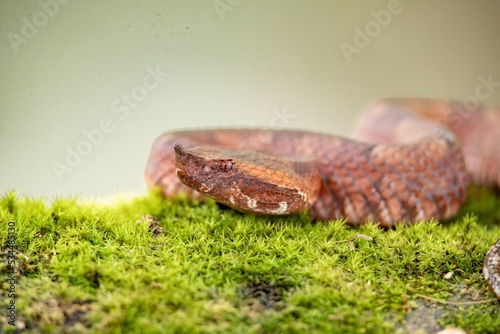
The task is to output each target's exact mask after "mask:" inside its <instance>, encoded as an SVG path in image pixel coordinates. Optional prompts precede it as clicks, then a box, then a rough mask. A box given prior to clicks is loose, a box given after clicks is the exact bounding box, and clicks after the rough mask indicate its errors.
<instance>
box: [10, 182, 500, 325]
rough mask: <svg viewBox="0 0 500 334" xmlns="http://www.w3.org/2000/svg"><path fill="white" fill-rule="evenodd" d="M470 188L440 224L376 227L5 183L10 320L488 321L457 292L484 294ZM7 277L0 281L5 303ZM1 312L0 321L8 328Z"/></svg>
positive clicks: (476, 208)
mask: <svg viewBox="0 0 500 334" xmlns="http://www.w3.org/2000/svg"><path fill="white" fill-rule="evenodd" d="M470 197H471V200H470V201H469V203H467V205H466V206H465V207H464V208H463V210H462V211H461V213H460V214H459V215H458V216H457V218H456V219H454V220H452V221H450V222H446V223H442V224H438V223H436V222H429V223H424V224H416V225H413V226H398V227H397V228H395V229H392V230H384V229H381V228H378V227H377V226H376V225H373V224H369V225H365V226H361V227H358V228H353V227H350V226H348V225H346V224H345V223H344V222H342V221H336V222H328V223H314V222H311V221H310V220H309V218H308V217H307V215H305V214H301V215H296V216H292V217H255V216H249V215H243V214H240V213H238V212H235V211H233V210H228V209H224V208H220V207H219V206H218V205H217V204H216V203H214V202H213V201H208V202H206V203H197V202H192V201H188V200H186V199H184V198H178V199H171V200H164V199H163V198H161V196H160V195H159V193H158V192H156V191H153V192H151V193H149V194H147V195H144V196H142V197H140V198H137V199H133V200H126V201H121V202H119V203H114V204H110V205H104V204H99V203H95V202H90V201H82V200H79V199H78V198H69V199H66V198H59V199H56V200H54V201H52V202H51V203H50V204H48V203H46V201H45V200H44V199H33V198H29V197H18V196H16V194H15V192H12V191H10V192H8V193H6V194H5V195H4V196H3V197H2V198H1V199H0V223H1V226H2V228H1V229H0V245H1V247H2V249H3V250H4V252H3V254H4V256H3V257H2V262H1V263H0V272H1V273H2V275H3V276H4V277H10V276H11V274H10V272H9V271H10V269H9V267H8V263H7V259H8V257H7V253H6V252H8V250H9V247H8V246H9V243H8V240H10V239H8V238H9V234H8V226H9V224H8V223H9V222H13V223H14V224H15V228H16V232H15V245H16V252H17V253H16V256H17V258H16V259H17V260H16V273H15V276H16V286H15V288H16V291H15V293H16V299H15V303H16V312H17V326H18V327H25V331H26V332H33V333H35V332H36V333H38V332H54V331H55V332H61V331H66V332H75V333H81V332H86V331H88V332H104V333H115V332H144V333H168V332H171V333H205V332H230V333H275V332H283V333H303V332H329V333H363V332H366V333H394V332H396V333H398V332H400V333H406V332H415V331H419V330H420V331H421V332H422V333H433V332H435V331H437V330H438V329H440V328H444V327H451V326H453V327H461V328H463V329H464V330H466V331H467V332H470V333H479V332H481V333H498V332H500V306H499V305H500V304H499V303H498V302H497V301H490V302H485V303H482V304H460V302H468V301H478V300H485V301H486V300H489V299H492V298H494V296H493V295H492V293H491V292H490V291H489V290H488V287H487V285H486V283H485V282H484V280H483V278H482V275H481V267H482V261H483V258H484V255H485V253H486V252H487V250H488V249H489V247H490V246H491V245H493V243H494V242H495V241H496V239H497V238H498V237H499V236H500V226H499V224H498V221H499V220H500V209H499V208H500V199H499V196H498V195H497V194H495V193H494V192H493V191H491V190H487V189H479V188H473V189H472V190H471V196H470ZM144 215H150V216H153V217H156V219H157V221H156V220H155V219H154V218H151V217H149V216H144ZM449 273H451V274H449ZM446 274H448V275H447V276H450V275H451V277H447V278H444V277H445V275H446ZM9 288H10V285H9V283H8V282H7V281H6V280H5V279H4V280H2V292H1V293H2V300H6V301H7V302H9V300H10V299H9V298H8V296H7V293H8V290H9ZM431 298H434V299H438V300H441V301H444V303H443V302H437V301H435V300H432V299H431ZM7 321H8V319H7V318H6V317H5V316H2V318H1V319H0V330H1V331H2V332H3V331H6V332H14V330H15V327H12V326H10V325H9V324H8V323H7Z"/></svg>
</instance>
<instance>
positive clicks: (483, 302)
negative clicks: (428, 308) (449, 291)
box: [415, 293, 498, 305]
mask: <svg viewBox="0 0 500 334" xmlns="http://www.w3.org/2000/svg"><path fill="white" fill-rule="evenodd" d="M415 296H417V297H420V298H423V299H427V300H431V301H433V302H436V303H440V304H446V305H477V304H487V303H492V302H495V301H498V299H497V298H492V299H485V300H475V301H470V302H448V301H446V300H441V299H437V298H432V297H429V296H426V295H421V294H419V293H417V294H415Z"/></svg>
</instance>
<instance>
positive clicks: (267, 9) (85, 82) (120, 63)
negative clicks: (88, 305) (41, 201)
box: [0, 0, 500, 198]
mask: <svg viewBox="0 0 500 334" xmlns="http://www.w3.org/2000/svg"><path fill="white" fill-rule="evenodd" d="M499 13H500V2H499V1H495V0H490V1H488V0H482V1H465V0H460V1H457V0H448V1H411V0H401V1H394V0H391V1H386V0H384V1H369V2H368V1H340V0H336V1H331V0H323V1H305V0H302V1H289V0H275V1H267V0H252V1H250V0H209V1H162V0H150V1H130V0H120V1H98V0H91V1H85V2H83V1H71V0H40V1H26V0H16V1H7V0H1V1H0V16H1V20H0V36H1V37H2V39H1V40H0V57H1V58H0V59H1V61H0V73H1V76H0V159H1V160H0V175H1V176H0V191H1V192H2V193H3V192H5V191H6V190H7V189H10V188H14V189H18V190H19V191H20V192H21V193H24V194H31V195H35V196H40V195H47V198H53V197H54V196H59V195H64V196H66V195H74V194H80V195H84V196H99V197H106V196H109V195H111V194H114V193H117V192H129V191H132V192H134V191H141V190H144V188H145V187H144V183H143V178H142V174H143V169H144V165H145V162H146V159H147V155H148V153H149V148H150V145H151V143H152V142H153V140H154V139H155V138H156V137H157V136H158V135H159V134H161V133H162V132H164V131H166V130H171V129H178V128H190V127H215V126H224V127H228V126H239V127H248V126H252V127H255V126H258V127H278V128H280V127H288V128H303V129H310V130H317V131H325V132H331V133H336V134H341V135H348V134H349V133H350V132H351V130H352V126H353V123H354V120H355V118H356V116H357V115H359V113H360V111H361V110H362V109H363V108H364V107H365V106H366V105H367V104H368V103H369V102H370V101H373V100H374V99H377V98H380V97H388V96H422V97H442V98H450V99H458V100H465V99H469V100H470V99H471V98H472V99H474V98H478V97H477V87H478V86H481V85H482V88H481V92H482V93H484V92H487V93H488V94H486V95H485V94H481V96H480V99H481V101H482V102H484V103H488V104H500V64H499V59H500V43H499V39H498V33H499V32H500V20H499V19H498V14H499ZM485 82H486V83H485ZM485 85H486V86H485ZM499 130H500V129H499Z"/></svg>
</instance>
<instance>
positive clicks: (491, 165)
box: [145, 98, 500, 298]
mask: <svg viewBox="0 0 500 334" xmlns="http://www.w3.org/2000/svg"><path fill="white" fill-rule="evenodd" d="M472 102H475V101H472V100H468V101H466V102H465V101H464V102H460V101H451V100H442V99H423V98H387V99H382V100H379V101H376V102H374V103H372V104H371V105H370V106H369V107H368V108H366V110H365V111H364V112H363V113H362V115H361V117H360V120H359V121H358V124H357V128H356V131H355V134H354V138H345V137H341V136H335V135H332V134H326V133H317V132H310V131H303V130H275V129H244V128H243V129H208V130H184V131H173V132H167V133H164V134H163V135H161V136H160V137H158V138H157V139H156V140H155V142H154V143H153V145H152V148H151V152H150V155H149V158H148V161H147V164H146V169H145V181H146V185H147V187H148V188H155V187H157V188H159V189H161V192H162V194H163V195H164V196H165V197H173V196H177V195H178V194H180V193H185V194H186V195H187V196H188V197H189V198H193V199H201V200H203V199H206V198H207V197H208V198H212V199H214V200H216V201H217V202H220V203H222V204H225V205H227V206H229V207H231V208H234V209H236V210H238V211H241V212H244V213H249V214H257V215H289V214H296V213H299V212H302V211H307V212H308V214H309V216H310V217H311V219H313V220H317V221H326V220H336V219H344V220H345V221H346V222H347V223H349V224H351V225H358V224H362V223H367V222H373V223H378V224H379V225H380V226H381V227H386V228H390V227H393V226H395V225H396V224H412V223H416V222H421V221H428V220H431V219H434V220H437V221H443V220H447V219H450V218H452V217H453V216H454V215H456V214H457V212H458V210H459V209H460V207H461V206H462V204H463V203H464V201H465V200H466V198H467V189H468V187H469V185H470V184H471V183H474V184H478V185H484V186H490V187H497V188H500V145H499V143H500V131H499V129H500V107H496V106H489V105H485V104H481V103H472ZM483 276H484V277H485V279H486V281H487V283H488V285H489V286H490V288H491V290H492V291H493V293H494V294H495V295H496V296H497V297H498V298H500V240H499V241H497V242H496V243H495V245H494V246H493V247H491V249H490V250H489V251H488V253H487V254H486V257H485V259H484V263H483Z"/></svg>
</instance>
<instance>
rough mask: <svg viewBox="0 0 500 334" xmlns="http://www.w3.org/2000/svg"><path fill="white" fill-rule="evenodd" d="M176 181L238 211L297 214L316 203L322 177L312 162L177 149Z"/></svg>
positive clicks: (249, 153) (175, 146) (248, 152)
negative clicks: (178, 180)
mask: <svg viewBox="0 0 500 334" xmlns="http://www.w3.org/2000/svg"><path fill="white" fill-rule="evenodd" d="M174 151H175V166H176V174H177V177H178V178H179V179H180V180H181V181H182V183H184V184H185V185H186V186H188V187H190V188H192V189H194V190H196V191H198V192H200V193H202V194H203V195H205V196H207V197H210V198H212V199H214V200H216V201H218V202H221V203H223V204H225V205H227V206H230V207H232V208H234V209H236V210H238V211H242V212H249V213H256V214H267V215H270V214H271V215H272V214H274V215H281V214H291V213H297V212H299V211H302V210H305V209H307V208H309V207H310V206H311V205H312V203H313V202H314V201H315V199H316V197H317V195H318V191H319V183H320V176H319V175H320V174H319V170H318V169H317V167H316V165H315V164H313V163H312V162H311V161H292V160H283V159H278V158H276V157H272V156H268V155H265V154H263V153H258V152H254V151H252V152H250V151H236V150H226V149H214V148H210V147H205V146H198V147H194V148H190V149H184V148H183V147H182V146H181V145H179V144H175V145H174Z"/></svg>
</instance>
